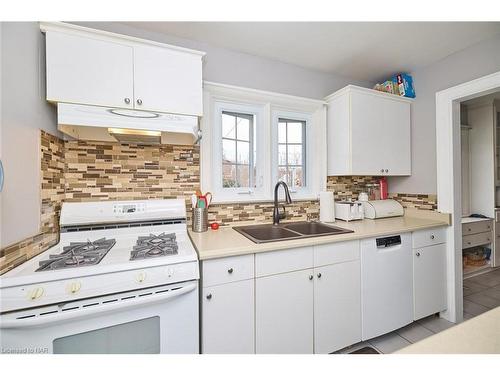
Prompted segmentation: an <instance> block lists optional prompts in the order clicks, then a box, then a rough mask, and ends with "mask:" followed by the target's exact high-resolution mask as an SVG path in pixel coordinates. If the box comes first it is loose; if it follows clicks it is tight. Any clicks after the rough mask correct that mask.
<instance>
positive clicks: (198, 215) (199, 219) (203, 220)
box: [192, 207, 208, 232]
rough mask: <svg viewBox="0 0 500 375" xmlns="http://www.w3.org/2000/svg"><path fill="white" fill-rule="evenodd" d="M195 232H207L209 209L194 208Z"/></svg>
mask: <svg viewBox="0 0 500 375" xmlns="http://www.w3.org/2000/svg"><path fill="white" fill-rule="evenodd" d="M192 221H193V226H192V229H193V232H206V231H207V230H208V209H207V208H206V207H203V208H193V219H192Z"/></svg>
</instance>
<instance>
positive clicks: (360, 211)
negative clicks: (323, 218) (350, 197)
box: [335, 201, 365, 221]
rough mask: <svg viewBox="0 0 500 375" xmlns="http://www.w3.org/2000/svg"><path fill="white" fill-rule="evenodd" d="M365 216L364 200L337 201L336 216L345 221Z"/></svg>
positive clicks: (360, 218)
mask: <svg viewBox="0 0 500 375" xmlns="http://www.w3.org/2000/svg"><path fill="white" fill-rule="evenodd" d="M364 217H365V214H364V208H363V203H362V202H357V201H356V202H349V201H340V202H335V218H337V219H340V220H344V221H351V220H362V219H364Z"/></svg>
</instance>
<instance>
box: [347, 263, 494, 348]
mask: <svg viewBox="0 0 500 375" xmlns="http://www.w3.org/2000/svg"><path fill="white" fill-rule="evenodd" d="M497 306H500V269H498V270H495V271H492V272H489V273H485V274H482V275H479V276H474V277H471V278H469V279H466V280H464V320H467V319H470V318H472V317H474V316H476V315H479V314H482V313H484V312H486V311H488V310H491V309H493V308H495V307H497ZM453 325H454V323H451V322H449V321H447V320H445V319H442V318H439V316H438V315H433V316H429V317H427V318H424V319H421V320H418V321H416V322H413V323H411V324H409V325H407V326H406V327H403V328H400V329H398V330H397V331H394V332H391V333H388V334H386V335H383V336H380V337H376V338H374V339H371V340H369V341H366V342H361V343H358V344H356V345H353V346H350V347H348V348H345V349H342V350H340V351H338V352H337V353H340V354H346V353H350V352H352V351H355V350H357V349H360V348H362V347H365V346H369V347H372V348H374V349H376V350H377V351H378V352H380V353H383V354H388V353H392V352H395V351H396V350H399V349H402V348H404V347H405V346H407V345H410V344H412V343H415V342H417V341H420V340H422V339H424V338H426V337H429V336H432V335H434V334H435V333H438V332H441V331H443V330H445V329H447V328H450V327H451V326H453Z"/></svg>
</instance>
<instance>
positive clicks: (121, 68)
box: [46, 32, 134, 108]
mask: <svg viewBox="0 0 500 375" xmlns="http://www.w3.org/2000/svg"><path fill="white" fill-rule="evenodd" d="M46 56H47V100H49V101H52V102H67V103H80V104H92V105H102V106H109V107H124V108H133V102H132V100H133V98H134V80H133V74H134V64H133V56H134V50H133V48H132V47H130V46H126V45H123V44H118V43H114V42H110V41H104V40H96V39H89V38H87V37H81V36H74V35H68V34H63V33H58V32H47V33H46Z"/></svg>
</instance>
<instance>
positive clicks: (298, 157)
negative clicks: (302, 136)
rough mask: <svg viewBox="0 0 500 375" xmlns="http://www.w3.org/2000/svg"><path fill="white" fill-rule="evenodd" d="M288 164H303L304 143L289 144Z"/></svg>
mask: <svg viewBox="0 0 500 375" xmlns="http://www.w3.org/2000/svg"><path fill="white" fill-rule="evenodd" d="M288 165H302V145H288Z"/></svg>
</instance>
